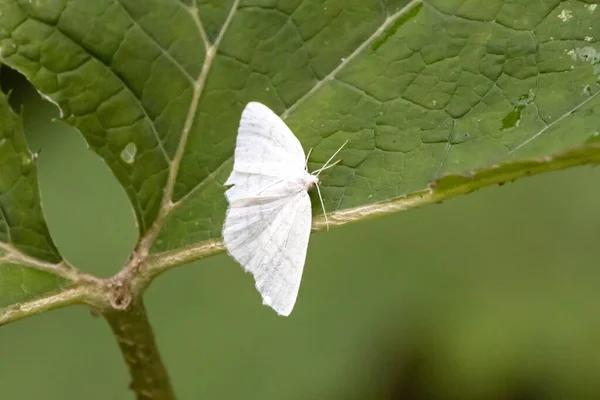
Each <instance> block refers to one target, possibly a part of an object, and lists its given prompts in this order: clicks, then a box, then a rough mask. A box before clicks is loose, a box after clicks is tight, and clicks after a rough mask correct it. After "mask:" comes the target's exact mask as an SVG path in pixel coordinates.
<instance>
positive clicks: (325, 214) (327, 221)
mask: <svg viewBox="0 0 600 400" xmlns="http://www.w3.org/2000/svg"><path fill="white" fill-rule="evenodd" d="M315 186H316V187H317V193H318V194H319V200H321V208H322V209H323V215H324V216H325V225H326V226H327V230H328V231H329V220H328V219H327V212H325V204H323V196H321V189H320V188H319V184H318V183H317V184H316V185H315Z"/></svg>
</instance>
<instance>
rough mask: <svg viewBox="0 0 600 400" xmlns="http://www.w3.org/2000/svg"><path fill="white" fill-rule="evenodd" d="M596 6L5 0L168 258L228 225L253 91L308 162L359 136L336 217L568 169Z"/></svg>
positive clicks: (7, 27) (142, 225)
mask: <svg viewBox="0 0 600 400" xmlns="http://www.w3.org/2000/svg"><path fill="white" fill-rule="evenodd" d="M595 3H596V2H594V1H575V0H570V1H558V0H539V1H535V2H531V1H529V0H511V1H499V0H494V1H488V0H470V1H466V2H465V1H448V0H428V1H418V0H413V1H407V0H386V1H384V2H383V3H382V2H381V1H380V0H323V1H317V2H315V1H302V0H281V1H277V2H275V1H266V0H228V1H217V0H186V1H177V0H147V1H139V0H97V1H94V2H90V1H88V0H70V1H64V0H53V1H44V2H28V1H18V0H0V9H1V10H2V15H0V50H1V57H2V61H3V62H5V63H7V64H8V65H10V66H12V67H14V68H16V69H18V70H19V71H21V72H22V73H23V74H25V75H26V76H27V77H28V79H29V80H30V81H31V82H32V83H33V84H34V85H35V86H36V88H37V89H38V90H39V91H40V92H42V93H43V94H44V95H45V96H47V97H48V98H49V99H51V100H52V101H53V102H54V103H55V104H57V105H58V106H59V107H60V109H61V111H62V114H63V118H64V119H65V120H66V121H67V122H69V123H71V124H73V125H74V126H76V127H77V128H79V130H80V131H81V132H82V133H83V135H84V136H85V138H86V140H87V142H88V143H89V145H90V147H91V148H92V149H93V150H94V151H95V152H97V153H98V154H99V155H100V156H101V157H102V158H103V159H104V160H105V161H106V162H107V164H108V165H109V167H110V168H111V169H112V171H113V172H114V173H115V175H116V176H117V178H118V179H119V181H120V182H121V184H122V185H123V186H124V187H125V189H126V191H127V193H128V195H129V198H130V200H131V203H132V205H133V207H134V209H135V213H136V216H137V219H138V226H139V230H140V235H141V236H144V237H146V238H147V241H146V242H144V243H147V244H148V246H152V248H151V251H152V252H164V251H173V250H177V249H181V248H184V247H189V246H197V245H201V243H207V241H208V240H211V239H215V238H218V237H219V236H220V234H221V225H222V221H223V218H224V214H225V209H226V202H225V199H224V197H223V191H224V187H223V182H224V181H225V179H226V177H227V176H228V174H229V172H230V170H231V166H232V154H233V149H234V143H235V136H236V130H237V124H238V121H239V116H240V113H241V111H242V109H243V107H244V106H245V104H246V103H247V102H248V101H252V100H254V101H260V102H263V103H265V104H267V105H268V106H269V107H271V108H272V109H274V110H275V111H276V112H278V113H279V114H281V115H282V116H283V118H285V119H286V122H287V123H288V125H289V126H290V127H291V128H292V130H293V131H294V132H295V133H296V135H297V136H298V137H299V138H300V140H301V142H302V144H303V145H304V146H305V148H306V149H308V148H313V149H314V150H313V152H312V155H311V160H310V162H309V168H310V169H311V170H312V169H315V168H317V167H318V166H320V165H321V164H322V163H323V162H324V161H325V160H326V159H327V158H328V157H329V156H330V155H331V154H332V153H333V152H334V151H335V149H337V148H338V147H339V145H340V144H341V143H343V142H344V141H345V140H346V139H349V141H350V143H349V144H348V146H347V147H346V148H345V149H344V151H343V152H342V153H341V154H340V157H341V159H342V161H341V163H340V164H339V165H338V166H337V167H336V168H333V169H331V170H329V171H327V173H326V174H324V176H323V179H322V193H323V196H324V200H325V206H326V208H327V210H328V211H329V212H340V213H342V212H347V211H348V210H352V209H354V208H356V207H364V206H368V205H372V204H378V203H385V202H388V201H392V200H393V199H396V198H400V197H410V196H411V195H415V196H416V195H418V194H420V193H423V192H424V191H429V190H435V189H431V187H430V182H432V181H435V182H444V181H443V177H444V176H446V175H456V176H469V177H471V178H469V179H475V180H477V179H480V181H478V182H473V184H474V186H476V187H479V183H482V184H483V183H486V182H487V184H491V183H493V181H494V180H493V179H491V180H490V179H486V174H485V173H484V172H482V171H486V170H488V171H489V172H490V173H492V174H493V173H495V172H498V170H497V169H496V168H497V167H496V166H497V165H504V166H511V167H510V168H521V170H520V172H518V173H517V172H515V173H514V174H512V175H510V176H522V175H523V176H524V175H526V173H525V172H526V170H525V169H523V168H527V166H528V165H529V164H528V163H529V162H530V161H531V160H534V162H535V160H559V159H560V157H558V156H556V155H557V154H565V152H568V151H569V149H573V148H579V146H581V145H583V143H585V142H586V141H587V140H588V138H590V137H593V135H594V134H595V133H596V132H598V131H599V130H600V96H599V94H600V84H599V82H600V57H599V56H598V54H599V52H600V45H599V44H598V43H600V42H599V41H598V38H600V24H598V23H597V21H598V20H599V18H600V7H597V4H595ZM591 151H596V149H595V148H594V149H592V150H591ZM592 158H593V157H592ZM575 159H577V160H579V158H575ZM594 160H595V158H594ZM580 161H581V163H585V162H591V161H590V159H589V157H588V158H586V157H583V158H582V159H581V160H580ZM594 162H595V161H594ZM565 165H566V164H564V163H560V162H558V161H556V163H555V164H553V163H552V161H551V162H550V163H545V164H544V166H545V167H544V168H546V169H544V170H551V169H553V168H562V167H564V166H565ZM568 165H569V166H570V165H572V164H568ZM576 165H578V164H576ZM507 168H508V167H507ZM472 171H478V172H477V173H473V172H472ZM494 176H497V175H494ZM440 179H442V180H441V181H440ZM496 182H497V181H496ZM438 193H440V192H438ZM444 193H445V192H444ZM449 195H450V192H448V196H449ZM314 206H315V208H314V210H315V213H317V214H318V213H319V212H320V210H319V207H318V202H317V201H315V202H314Z"/></svg>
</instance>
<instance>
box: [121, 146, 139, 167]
mask: <svg viewBox="0 0 600 400" xmlns="http://www.w3.org/2000/svg"><path fill="white" fill-rule="evenodd" d="M136 153H137V146H136V145H135V143H133V142H130V143H128V144H127V146H125V148H124V149H123V151H121V160H123V161H125V162H126V163H127V164H131V163H133V162H134V161H135V155H136Z"/></svg>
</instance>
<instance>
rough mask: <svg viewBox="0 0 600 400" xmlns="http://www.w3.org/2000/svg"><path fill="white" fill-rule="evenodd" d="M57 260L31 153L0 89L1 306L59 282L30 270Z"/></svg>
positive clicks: (57, 256)
mask: <svg viewBox="0 0 600 400" xmlns="http://www.w3.org/2000/svg"><path fill="white" fill-rule="evenodd" d="M61 261H62V259H61V256H60V255H59V253H58V251H57V249H56V247H55V246H54V244H53V242H52V239H51V238H50V233H49V232H48V227H47V226H46V222H45V221H44V216H43V214H42V208H41V203H40V195H39V190H38V183H37V168H36V165H35V156H34V155H33V154H32V153H31V152H30V151H29V149H28V148H27V143H26V141H25V136H24V134H23V127H22V124H21V119H20V117H19V116H17V115H15V113H14V112H13V111H12V110H11V108H10V106H9V104H8V100H7V98H6V97H5V96H4V95H3V94H1V93H0V310H1V309H3V308H4V307H7V306H9V305H12V304H15V303H20V302H23V301H26V300H30V299H32V298H35V297H38V296H40V295H43V294H45V293H47V292H50V291H53V290H56V289H58V288H61V287H63V286H64V285H65V284H66V281H65V280H64V279H62V278H60V277H58V276H56V275H53V274H51V273H48V272H42V271H39V270H36V269H33V265H37V264H40V265H44V266H46V265H54V264H58V263H60V262H61ZM32 264H33V265H32Z"/></svg>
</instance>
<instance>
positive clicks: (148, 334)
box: [104, 298, 175, 400]
mask: <svg viewBox="0 0 600 400" xmlns="http://www.w3.org/2000/svg"><path fill="white" fill-rule="evenodd" d="M104 317H105V318H106V320H107V321H108V324H109V325H110V328H111V329H112V331H113V333H114V335H115V337H116V339H117V342H118V343H119V347H120V348H121V353H123V358H124V359H125V363H126V364H127V366H128V368H129V373H130V375H131V384H130V386H129V387H130V389H131V390H133V391H134V392H135V394H136V398H137V399H138V400H175V392H174V391H173V387H172V386H171V381H170V379H169V376H168V374H167V370H166V368H165V366H164V364H163V362H162V360H161V358H160V354H159V352H158V347H157V346H156V342H155V340H154V333H153V332H152V327H151V326H150V321H149V320H148V315H147V314H146V308H145V307H144V304H143V302H142V299H140V298H138V299H136V300H134V301H133V302H132V303H131V304H130V305H129V307H128V309H127V310H125V311H109V312H106V313H105V314H104Z"/></svg>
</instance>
